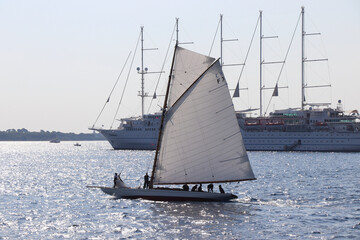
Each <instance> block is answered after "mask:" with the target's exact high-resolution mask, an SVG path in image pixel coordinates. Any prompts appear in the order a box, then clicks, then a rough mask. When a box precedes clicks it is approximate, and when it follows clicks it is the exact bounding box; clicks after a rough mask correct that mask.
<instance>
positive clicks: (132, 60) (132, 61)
mask: <svg viewBox="0 0 360 240" xmlns="http://www.w3.org/2000/svg"><path fill="white" fill-rule="evenodd" d="M140 37H141V33H140V34H139V37H138V40H137V43H136V47H135V51H134V55H133V58H132V59H131V63H130V68H129V72H128V75H127V77H126V81H125V85H124V88H123V91H122V93H121V98H120V101H119V104H118V106H117V109H116V112H115V115H114V119H113V121H112V123H111V126H110V129H111V128H112V126H113V125H114V122H115V118H116V115H117V114H118V112H119V108H120V105H121V102H122V99H123V97H124V92H125V89H126V86H127V83H128V80H129V76H130V71H131V69H132V65H133V63H134V59H135V54H136V50H137V48H138V45H139V42H140Z"/></svg>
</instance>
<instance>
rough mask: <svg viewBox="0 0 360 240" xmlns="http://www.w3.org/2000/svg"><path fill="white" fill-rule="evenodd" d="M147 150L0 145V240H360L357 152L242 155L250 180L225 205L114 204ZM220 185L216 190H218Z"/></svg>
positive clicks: (134, 182) (139, 171) (137, 178)
mask: <svg viewBox="0 0 360 240" xmlns="http://www.w3.org/2000/svg"><path fill="white" fill-rule="evenodd" d="M153 156H154V152H151V151H114V150H111V147H110V145H109V144H108V143H107V142H82V146H81V147H75V146H74V142H61V143H60V144H50V143H48V142H0V198H1V199H0V239H64V238H70V239H122V238H138V239H144V238H150V239H152V238H153V239H360V153H310V152H305V153H294V152H292V153H286V152H249V157H250V161H251V164H252V166H253V170H254V172H255V175H256V177H257V180H256V181H249V182H241V183H231V184H223V187H224V188H225V190H226V191H232V192H233V193H234V194H236V195H238V196H239V199H237V200H236V201H233V202H230V203H192V202H184V203H177V202H153V201H145V200H120V199H113V198H112V197H111V196H108V195H105V194H104V193H102V192H101V191H100V190H98V189H88V188H86V186H87V185H102V186H111V185H112V178H113V174H114V172H120V171H121V172H122V178H123V179H124V180H125V182H126V183H128V184H129V185H131V186H139V185H140V184H141V179H142V176H143V175H144V174H145V172H146V171H147V170H148V169H151V167H152V159H153ZM216 187H217V186H216Z"/></svg>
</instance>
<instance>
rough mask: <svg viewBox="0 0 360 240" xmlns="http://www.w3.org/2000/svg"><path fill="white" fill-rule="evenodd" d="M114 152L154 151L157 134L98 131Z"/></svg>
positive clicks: (154, 132) (153, 132)
mask: <svg viewBox="0 0 360 240" xmlns="http://www.w3.org/2000/svg"><path fill="white" fill-rule="evenodd" d="M98 131H99V132H100V133H101V134H102V135H103V136H104V137H105V138H106V139H107V140H108V141H109V143H110V144H111V146H112V147H113V148H114V149H115V150H156V145H157V138H158V132H157V131H152V132H146V131H139V132H136V133H134V132H129V131H124V130H98Z"/></svg>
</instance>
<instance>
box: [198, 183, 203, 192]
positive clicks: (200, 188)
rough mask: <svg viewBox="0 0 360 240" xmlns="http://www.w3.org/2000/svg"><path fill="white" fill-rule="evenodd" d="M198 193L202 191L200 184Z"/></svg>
mask: <svg viewBox="0 0 360 240" xmlns="http://www.w3.org/2000/svg"><path fill="white" fill-rule="evenodd" d="M198 192H203V190H202V185H201V184H200V186H199V188H198Z"/></svg>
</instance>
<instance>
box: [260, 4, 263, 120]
mask: <svg viewBox="0 0 360 240" xmlns="http://www.w3.org/2000/svg"><path fill="white" fill-rule="evenodd" d="M262 39H263V34H262V11H261V10H260V117H261V116H262V115H263V114H262V64H263V60H262Z"/></svg>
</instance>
